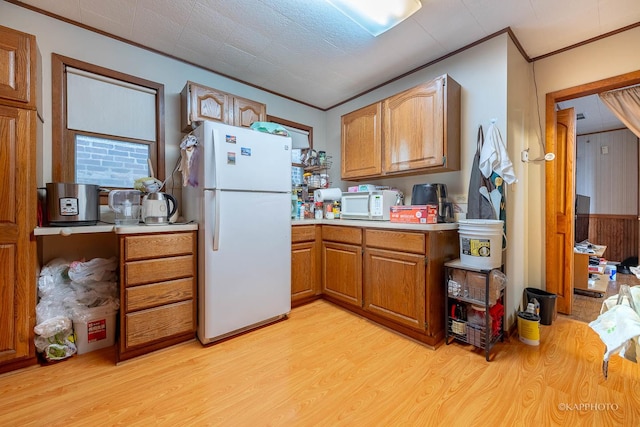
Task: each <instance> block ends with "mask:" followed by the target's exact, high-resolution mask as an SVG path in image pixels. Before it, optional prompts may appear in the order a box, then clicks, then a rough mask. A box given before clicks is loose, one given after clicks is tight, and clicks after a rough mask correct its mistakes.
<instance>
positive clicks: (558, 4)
mask: <svg viewBox="0 0 640 427" xmlns="http://www.w3.org/2000/svg"><path fill="white" fill-rule="evenodd" d="M13 2H14V3H24V4H28V5H31V6H33V7H36V8H39V9H41V10H43V11H46V12H49V13H52V14H54V15H58V16H60V17H63V18H66V19H67V20H71V21H73V22H77V23H80V24H82V25H85V26H88V27H91V28H95V29H98V30H100V31H103V32H106V33H108V34H112V35H115V36H118V37H120V38H123V39H126V40H130V41H133V42H135V43H138V44H140V45H144V46H147V47H150V48H153V49H155V50H157V51H160V52H163V53H166V54H168V55H171V56H173V57H177V58H180V59H183V60H186V61H188V62H191V63H193V64H197V65H200V66H202V67H205V68H207V69H209V70H212V71H215V72H218V73H221V74H224V75H227V76H230V77H233V78H235V79H238V80H240V81H243V82H245V83H249V84H251V85H254V86H257V87H260V88H264V89H266V90H268V91H271V92H274V93H277V94H280V95H283V96H286V97H288V98H290V99H294V100H297V101H300V102H303V103H305V104H308V105H312V106H315V107H317V108H320V109H327V108H330V107H332V106H335V105H337V104H339V103H341V102H343V101H345V100H347V99H350V98H352V97H354V96H356V95H358V94H360V93H362V92H364V91H367V90H369V89H371V88H373V87H376V86H378V85H380V84H382V83H385V82H387V81H389V80H391V79H393V78H394V77H397V76H399V75H402V74H404V73H406V72H408V71H411V70H414V69H415V68H417V67H420V66H422V65H424V64H427V63H429V62H431V61H433V60H436V59H438V58H441V57H443V56H445V55H446V54H448V53H451V52H453V51H455V50H457V49H460V48H462V47H465V46H467V45H469V44H471V43H473V42H475V41H478V40H480V39H482V38H484V37H487V36H489V35H491V34H494V33H496V32H499V31H501V30H504V29H505V28H507V27H509V28H511V30H512V31H513V33H514V34H515V36H516V38H517V40H518V41H519V43H520V45H521V46H522V48H523V49H524V51H525V52H526V55H527V56H528V57H529V58H536V57H539V56H542V55H545V54H547V53H550V52H554V51H557V50H559V49H562V48H565V47H568V46H571V45H574V44H576V43H580V42H582V41H585V40H588V39H591V38H594V37H598V36H600V35H602V34H606V33H608V32H611V31H615V30H618V29H620V28H623V27H625V26H628V25H632V24H635V23H637V22H640V1H638V0H422V5H423V6H422V9H420V10H419V11H418V12H417V13H416V14H415V15H413V16H412V17H411V18H409V19H407V20H406V21H404V22H403V23H401V24H399V25H398V26H396V27H395V28H392V29H391V30H390V31H388V32H386V33H384V34H382V35H380V36H378V37H373V36H371V35H369V33H367V32H366V31H365V30H363V29H362V28H360V27H359V26H358V25H356V24H355V23H353V22H352V21H351V20H350V19H349V18H347V17H345V16H344V15H343V14H342V13H341V12H339V11H337V10H335V9H334V8H333V7H332V6H331V5H329V4H328V3H327V2H326V1H325V0H242V1H232V0H109V1H104V0H57V1H51V0H24V1H20V2H18V1H15V0H14V1H13Z"/></svg>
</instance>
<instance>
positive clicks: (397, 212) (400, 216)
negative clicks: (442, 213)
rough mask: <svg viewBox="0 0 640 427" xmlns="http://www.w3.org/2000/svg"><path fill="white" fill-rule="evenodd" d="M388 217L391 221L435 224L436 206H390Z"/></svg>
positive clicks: (436, 219)
mask: <svg viewBox="0 0 640 427" xmlns="http://www.w3.org/2000/svg"><path fill="white" fill-rule="evenodd" d="M389 219H390V220H391V222H404V223H411V224H436V223H437V222H438V206H436V205H411V206H391V213H390V216H389Z"/></svg>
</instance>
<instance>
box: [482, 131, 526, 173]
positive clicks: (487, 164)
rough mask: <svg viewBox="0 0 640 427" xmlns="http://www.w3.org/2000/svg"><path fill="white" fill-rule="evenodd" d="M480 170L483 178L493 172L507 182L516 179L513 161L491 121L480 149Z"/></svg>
mask: <svg viewBox="0 0 640 427" xmlns="http://www.w3.org/2000/svg"><path fill="white" fill-rule="evenodd" d="M479 167H480V171H482V175H484V176H485V178H489V177H490V176H491V174H492V173H493V172H495V173H497V174H498V175H500V176H501V177H502V179H503V180H504V182H506V183H507V184H513V183H514V182H516V181H517V179H516V175H515V172H514V170H513V163H511V159H509V154H508V153H507V147H506V146H505V145H504V142H503V141H502V135H500V131H499V130H498V128H497V127H496V125H495V124H494V123H491V126H489V130H488V131H487V139H486V141H485V142H484V144H483V145H482V150H481V151H480V164H479Z"/></svg>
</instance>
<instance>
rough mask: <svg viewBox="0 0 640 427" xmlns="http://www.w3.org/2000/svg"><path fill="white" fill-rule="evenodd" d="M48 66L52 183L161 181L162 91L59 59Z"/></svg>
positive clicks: (116, 185)
mask: <svg viewBox="0 0 640 427" xmlns="http://www.w3.org/2000/svg"><path fill="white" fill-rule="evenodd" d="M51 67H52V75H53V82H52V93H53V118H54V120H53V123H52V127H53V138H52V139H53V141H52V147H53V159H52V161H53V180H54V181H56V182H76V183H81V184H97V185H100V186H102V187H107V188H133V183H134V180H136V179H137V178H141V177H144V176H151V175H154V176H155V177H156V178H158V179H160V180H164V177H165V169H164V122H163V117H164V86H163V85H162V84H159V83H155V82H151V81H148V80H143V79H140V78H137V77H133V76H130V75H126V74H123V73H120V72H117V71H113V70H109V69H106V68H102V67H98V66H95V65H92V64H88V63H85V62H81V61H78V60H74V59H71V58H66V57H63V56H60V55H57V54H53V55H52V64H51Z"/></svg>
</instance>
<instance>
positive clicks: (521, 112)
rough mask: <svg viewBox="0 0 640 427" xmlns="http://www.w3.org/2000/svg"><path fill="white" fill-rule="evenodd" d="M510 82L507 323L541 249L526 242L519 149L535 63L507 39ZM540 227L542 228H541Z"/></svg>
mask: <svg viewBox="0 0 640 427" xmlns="http://www.w3.org/2000/svg"><path fill="white" fill-rule="evenodd" d="M507 47H508V50H507V54H508V70H509V71H508V82H507V123H508V126H507V134H506V138H507V141H506V144H507V150H508V152H509V157H510V159H511V161H512V163H513V168H514V171H515V174H516V177H517V178H518V182H516V183H515V184H511V185H509V186H508V187H507V197H506V199H507V217H506V222H507V256H506V263H505V271H506V273H507V278H508V288H507V295H506V299H507V304H506V313H507V324H508V325H512V324H513V323H514V322H515V321H516V318H517V312H518V311H520V310H521V304H522V292H523V291H524V288H526V287H528V286H529V283H528V281H527V269H528V268H529V266H530V261H531V257H532V255H534V256H535V254H537V253H539V251H538V250H537V248H532V247H530V246H529V245H528V244H527V242H528V239H529V234H530V233H532V232H537V231H535V229H534V228H532V227H530V226H529V224H528V217H527V205H528V202H529V198H528V194H527V191H526V189H527V186H528V182H529V178H528V173H527V172H528V171H527V166H528V164H527V163H522V162H521V161H520V153H521V152H522V151H523V150H525V149H526V148H527V147H529V145H530V143H531V142H530V141H531V139H532V133H534V130H533V129H532V128H531V126H532V124H533V123H534V122H533V120H532V118H531V103H530V101H529V100H530V98H531V94H532V93H533V85H532V83H531V82H532V79H531V77H532V67H531V64H529V63H528V62H527V61H526V60H525V59H524V57H523V56H522V54H521V53H520V51H519V50H518V49H517V47H516V45H515V44H514V43H513V42H512V41H511V40H510V39H509V43H508V46H507ZM538 230H540V229H538Z"/></svg>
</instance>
